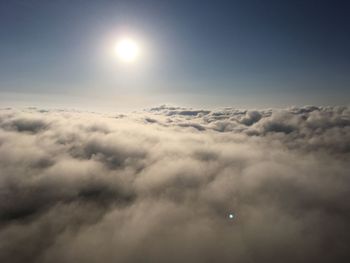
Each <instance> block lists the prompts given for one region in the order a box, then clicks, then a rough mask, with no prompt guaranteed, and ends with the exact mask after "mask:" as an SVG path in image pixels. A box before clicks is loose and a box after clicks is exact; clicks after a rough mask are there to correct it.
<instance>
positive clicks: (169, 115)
mask: <svg viewBox="0 0 350 263" xmlns="http://www.w3.org/2000/svg"><path fill="white" fill-rule="evenodd" d="M349 153H350V109H349V108H348V107H314V106H307V107H302V108H289V109H284V110H274V109H267V110H241V109H233V108H226V109H221V110H215V111H210V110H196V109H187V108H180V107H169V106H165V105H164V106H160V107H155V108H152V109H149V110H145V111H142V112H135V113H131V114H127V115H116V114H96V113H86V112H77V111H46V110H38V109H35V108H30V109H25V110H17V109H2V110H0V261H1V262H14V263H16V262H39V263H45V262H53V263H55V262H91V263H93V262H101V261H102V262H107V263H108V262H116V261H118V262H257V261H259V262H281V261H283V262H348V260H349V258H350V253H349V252H348V249H347V244H348V243H349V242H350V238H349V236H348V234H347V233H349V232H350V224H349V220H350V205H349V202H348V200H349V198H350V174H349V171H350V162H349V161H350V160H349V159H350V158H349V157H350V155H349ZM231 212H233V213H234V214H235V216H236V217H235V219H234V220H230V219H229V218H228V215H229V213H231Z"/></svg>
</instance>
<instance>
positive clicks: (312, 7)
mask: <svg viewBox="0 0 350 263" xmlns="http://www.w3.org/2000/svg"><path fill="white" fill-rule="evenodd" d="M349 12H350V4H349V2H348V1H334V0H333V1H322V0H318V1H316V0H315V1H314V0H309V1H305V0H303V1H297V0H293V1H277V0H264V1H262V0H261V1H258V0H244V1H243V0H242V1H234V0H231V1H191V0H186V1H182V0H178V1H161V0H153V1H147V0H142V1H130V0H129V1H126V0H123V1H107V0H100V1H89V0H75V1H68V0H57V1H44V0H8V1H6V0H1V1H0V25H1V26H0V96H1V99H0V103H1V104H2V105H5V104H11V103H21V102H23V103H33V104H43V105H44V104H45V103H46V104H47V105H50V104H51V105H70V106H72V107H76V106H80V105H84V106H92V105H96V106H98V105H100V106H101V105H102V106H109V107H116V108H117V107H119V106H120V107H128V106H129V107H144V106H147V105H153V104H159V103H174V104H180V105H181V104H182V105H193V106H203V107H204V106H210V107H216V106H239V107H242V106H248V107H267V106H276V107H278V106H288V105H300V104H322V105H334V104H349V97H350V91H349V90H350V89H349V83H350V74H349V69H350V51H349V47H350V16H349ZM122 35H128V36H131V37H132V38H134V39H135V40H136V41H138V43H139V44H140V46H141V48H142V50H143V53H142V56H140V58H139V60H138V61H137V63H134V64H133V65H125V64H121V63H120V62H119V61H117V59H116V58H115V57H114V55H113V52H112V47H113V45H114V43H115V42H116V40H117V39H118V38H119V37H120V36H122ZM29 101H30V102H29ZM78 104H80V105H78Z"/></svg>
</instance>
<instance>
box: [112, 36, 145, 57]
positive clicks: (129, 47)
mask: <svg viewBox="0 0 350 263" xmlns="http://www.w3.org/2000/svg"><path fill="white" fill-rule="evenodd" d="M115 52H116V54H117V56H118V57H119V58H120V59H121V60H122V61H124V62H133V61H135V60H136V59H137V57H138V56H139V46H138V44H137V43H136V42H135V41H134V40H132V39H130V38H124V39H122V40H120V41H119V42H118V43H117V45H116V48H115Z"/></svg>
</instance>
